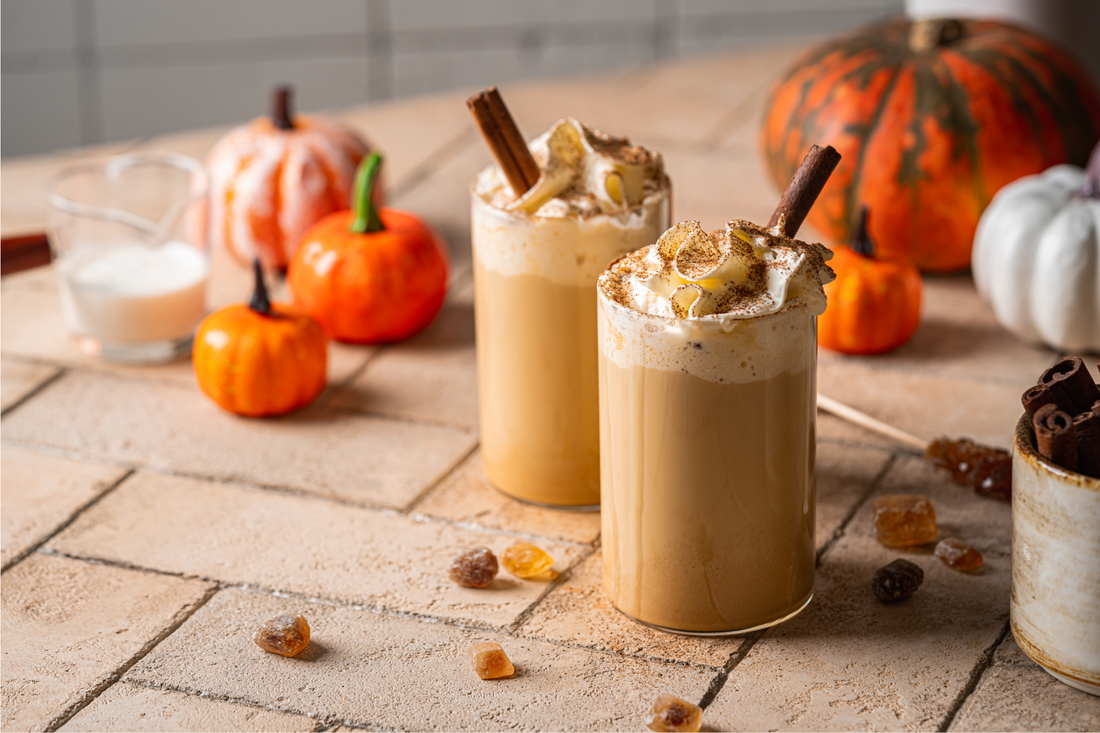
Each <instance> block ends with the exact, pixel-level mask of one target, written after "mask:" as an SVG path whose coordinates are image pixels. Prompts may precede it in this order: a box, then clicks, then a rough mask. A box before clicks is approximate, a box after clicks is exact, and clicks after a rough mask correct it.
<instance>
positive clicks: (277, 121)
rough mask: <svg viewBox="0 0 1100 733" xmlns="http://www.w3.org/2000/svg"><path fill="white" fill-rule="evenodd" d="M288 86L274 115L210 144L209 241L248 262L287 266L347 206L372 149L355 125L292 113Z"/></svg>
mask: <svg viewBox="0 0 1100 733" xmlns="http://www.w3.org/2000/svg"><path fill="white" fill-rule="evenodd" d="M289 93H290V92H289V89H287V88H285V87H282V88H280V89H277V90H276V91H275V94H274V103H273V109H272V114H271V116H270V117H258V118H256V119H254V120H252V122H249V123H248V124H247V125H243V126H241V127H237V128H234V129H233V130H230V131H229V132H228V133H227V134H226V135H225V137H223V138H222V139H221V140H219V141H218V142H217V143H216V144H215V145H214V148H213V149H212V150H211V152H210V155H209V157H208V158H207V161H206V165H207V168H209V169H210V203H211V205H210V222H211V232H210V234H211V241H212V243H213V244H214V245H219V244H220V245H223V246H225V247H226V248H227V249H228V250H229V252H230V254H232V255H233V257H234V259H236V260H237V261H238V262H240V263H241V264H243V265H248V264H250V263H251V262H252V260H253V259H254V258H255V257H259V258H260V259H261V260H263V262H264V264H265V265H266V266H267V267H269V268H272V269H286V266H287V263H288V262H289V261H290V258H291V257H292V256H293V255H294V251H295V249H296V248H297V245H298V241H299V240H300V239H301V238H302V235H303V234H305V231H306V230H307V229H309V228H310V227H311V226H313V224H314V223H315V222H316V221H318V220H320V219H321V218H323V217H324V216H325V215H327V214H329V213H331V212H333V211H339V210H341V209H346V208H348V204H349V202H350V200H351V188H352V185H353V184H354V182H355V169H356V166H358V165H359V161H360V160H362V159H363V156H364V155H366V154H367V153H368V152H369V148H368V146H367V144H366V143H365V142H364V141H363V140H362V139H361V138H360V137H359V136H358V135H356V134H355V133H354V132H353V131H352V130H350V129H348V128H347V127H344V126H343V125H340V124H338V123H336V122H333V121H331V120H326V119H324V118H321V117H312V116H309V115H294V116H293V117H292V116H291V114H290V110H289V105H290V102H289Z"/></svg>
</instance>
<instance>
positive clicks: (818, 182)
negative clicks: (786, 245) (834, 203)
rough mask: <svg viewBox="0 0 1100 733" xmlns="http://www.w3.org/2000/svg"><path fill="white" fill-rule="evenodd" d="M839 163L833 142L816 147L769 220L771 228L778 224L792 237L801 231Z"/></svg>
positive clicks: (784, 233) (782, 230) (785, 234)
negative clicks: (803, 223)
mask: <svg viewBox="0 0 1100 733" xmlns="http://www.w3.org/2000/svg"><path fill="white" fill-rule="evenodd" d="M839 162H840V153H838V152H837V151H836V148H834V147H833V146H832V145H826V146H825V147H821V146H820V145H814V146H812V147H811V148H810V152H808V153H806V157H805V158H803V159H802V165H800V166H799V167H798V170H797V171H795V173H794V176H793V177H792V178H791V182H790V183H789V184H788V185H787V190H786V191H784V192H783V198H782V199H780V200H779V205H778V206H776V207H775V211H774V212H773V213H772V218H771V219H769V220H768V229H771V228H772V227H775V226H778V227H779V231H780V233H781V234H783V235H784V236H787V237H792V238H793V237H794V235H795V234H798V230H799V228H800V227H801V226H802V222H803V221H805V219H806V216H807V215H808V214H809V213H810V208H811V207H812V206H813V205H814V202H815V201H817V197H818V194H820V193H821V189H823V188H825V183H826V182H827V181H828V180H829V176H831V175H832V174H833V170H834V169H835V168H836V166H837V163H839Z"/></svg>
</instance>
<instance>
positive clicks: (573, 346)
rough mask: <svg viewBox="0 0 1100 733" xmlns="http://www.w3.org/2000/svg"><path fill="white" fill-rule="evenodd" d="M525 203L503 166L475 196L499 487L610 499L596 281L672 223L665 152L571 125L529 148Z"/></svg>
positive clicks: (479, 307) (545, 497) (483, 367)
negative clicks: (603, 476)
mask: <svg viewBox="0 0 1100 733" xmlns="http://www.w3.org/2000/svg"><path fill="white" fill-rule="evenodd" d="M530 149H531V152H532V154H533V155H534V157H535V160H536V162H537V163H538V166H539V169H540V172H541V175H540V177H539V179H538V181H537V182H536V183H535V185H534V186H533V187H532V188H531V189H530V190H529V191H527V192H526V193H524V194H523V195H522V196H520V197H518V198H517V197H516V196H515V195H514V194H513V192H512V189H511V188H510V187H509V185H508V183H507V181H506V180H505V178H504V176H503V175H502V174H501V171H500V169H499V168H498V167H497V166H495V165H494V166H490V167H489V168H487V169H485V170H484V171H482V172H481V174H480V175H478V177H477V180H476V181H475V182H474V187H473V192H472V205H473V215H472V223H473V247H474V281H475V312H476V324H477V361H478V390H479V402H480V413H481V416H480V422H481V452H482V458H483V460H484V463H485V471H486V473H487V475H488V477H489V480H490V481H491V482H492V483H493V485H494V486H496V487H497V488H498V489H500V490H501V491H503V492H505V493H507V494H509V495H511V496H514V497H516V498H519V499H523V500H526V501H530V502H535V503H538V504H547V505H552V506H562V507H577V508H581V507H590V508H595V507H597V506H598V505H599V502H600V446H599V410H598V405H599V402H598V392H597V346H596V279H597V278H598V277H599V275H600V273H601V272H603V270H604V268H606V267H607V265H608V263H609V262H611V260H613V259H615V258H616V257H619V256H620V255H622V254H624V253H627V252H630V251H633V250H635V249H637V248H639V247H641V246H643V245H645V244H646V243H648V242H652V241H654V240H655V239H656V238H657V237H658V236H659V235H660V233H661V232H662V231H664V229H665V228H667V227H668V221H669V182H668V178H667V177H666V176H665V173H664V165H663V163H662V159H661V155H660V154H659V153H655V152H651V151H647V150H645V149H643V148H639V147H635V146H632V145H631V144H630V143H629V141H628V140H626V139H623V138H614V137H610V136H608V135H604V134H603V133H600V132H597V131H595V130H592V129H590V128H588V127H585V126H584V125H582V124H581V123H579V122H577V121H576V120H573V119H565V120H562V121H560V122H558V123H557V124H556V125H554V127H553V128H552V129H551V130H550V131H549V132H548V133H546V134H545V135H543V136H541V137H540V138H538V139H536V140H535V141H534V142H532V143H531V144H530Z"/></svg>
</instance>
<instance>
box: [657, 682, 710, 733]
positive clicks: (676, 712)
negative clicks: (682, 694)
mask: <svg viewBox="0 0 1100 733" xmlns="http://www.w3.org/2000/svg"><path fill="white" fill-rule="evenodd" d="M645 724H646V726H647V727H648V728H649V729H650V730H655V731H691V732H692V733H694V732H695V731H697V730H699V728H700V727H701V726H702V725H703V709H702V708H701V707H699V706H698V705H693V704H692V703H690V702H688V701H687V700H681V699H680V698H678V697H676V696H675V695H670V694H668V693H667V692H666V693H664V694H663V695H659V696H658V697H657V699H656V700H655V701H654V702H653V707H652V708H651V709H650V711H649V713H647V714H646V716H645Z"/></svg>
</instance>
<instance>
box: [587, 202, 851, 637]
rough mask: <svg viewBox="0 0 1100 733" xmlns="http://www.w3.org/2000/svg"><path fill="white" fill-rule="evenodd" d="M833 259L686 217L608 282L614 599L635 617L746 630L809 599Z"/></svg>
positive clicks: (604, 333)
mask: <svg viewBox="0 0 1100 733" xmlns="http://www.w3.org/2000/svg"><path fill="white" fill-rule="evenodd" d="M829 256H831V253H829V251H828V250H827V249H825V248H824V247H822V246H821V245H817V244H807V243H805V242H801V241H798V240H794V239H790V238H788V237H786V236H783V235H782V234H779V233H778V230H767V229H764V228H761V227H757V226H755V225H753V224H751V223H750V222H747V221H742V220H736V221H732V222H730V223H729V225H728V226H727V228H726V229H724V230H719V231H714V232H709V233H708V232H704V231H703V230H702V229H701V228H700V227H699V225H698V223H696V222H685V223H682V224H678V225H676V226H675V227H673V228H672V229H670V230H668V231H667V232H666V233H665V234H664V235H663V236H661V238H660V239H659V240H657V241H656V243H655V244H652V245H650V246H648V247H645V248H644V249H642V250H640V251H638V252H635V253H633V254H631V255H629V256H627V257H624V258H621V259H620V260H618V261H616V262H615V263H614V264H613V265H612V266H611V267H610V268H609V269H608V271H607V272H606V273H605V274H604V275H603V276H601V278H600V280H599V309H600V312H599V342H600V411H601V415H600V419H601V431H602V432H601V436H600V440H601V445H600V447H601V450H602V452H603V475H602V489H603V516H602V523H603V534H602V546H603V563H604V589H605V591H606V592H607V595H608V597H609V598H610V599H611V601H612V603H614V604H615V606H616V607H617V608H618V609H619V610H620V611H622V612H623V613H625V614H626V615H628V616H630V617H631V618H634V619H636V620H638V621H641V622H643V623H646V624H649V625H652V626H657V627H659V628H662V629H665V630H669V631H677V632H682V633H691V634H703V635H707V634H729V633H741V632H746V631H751V630H753V629H758V628H762V627H766V626H771V625H773V624H776V623H779V622H781V621H784V620H786V619H788V618H790V617H791V616H793V615H794V614H796V613H798V611H800V610H801V609H802V608H804V607H805V606H806V604H807V603H809V601H810V598H811V596H812V595H813V587H814V498H815V497H814V433H815V410H816V374H817V343H816V330H815V323H816V319H815V317H816V316H817V315H819V314H820V313H821V312H822V311H824V309H825V294H824V292H823V290H822V284H823V283H824V282H828V281H829V280H831V279H832V276H833V275H832V270H830V269H829V267H828V266H827V265H826V264H825V259H826V258H828V257H829Z"/></svg>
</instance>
